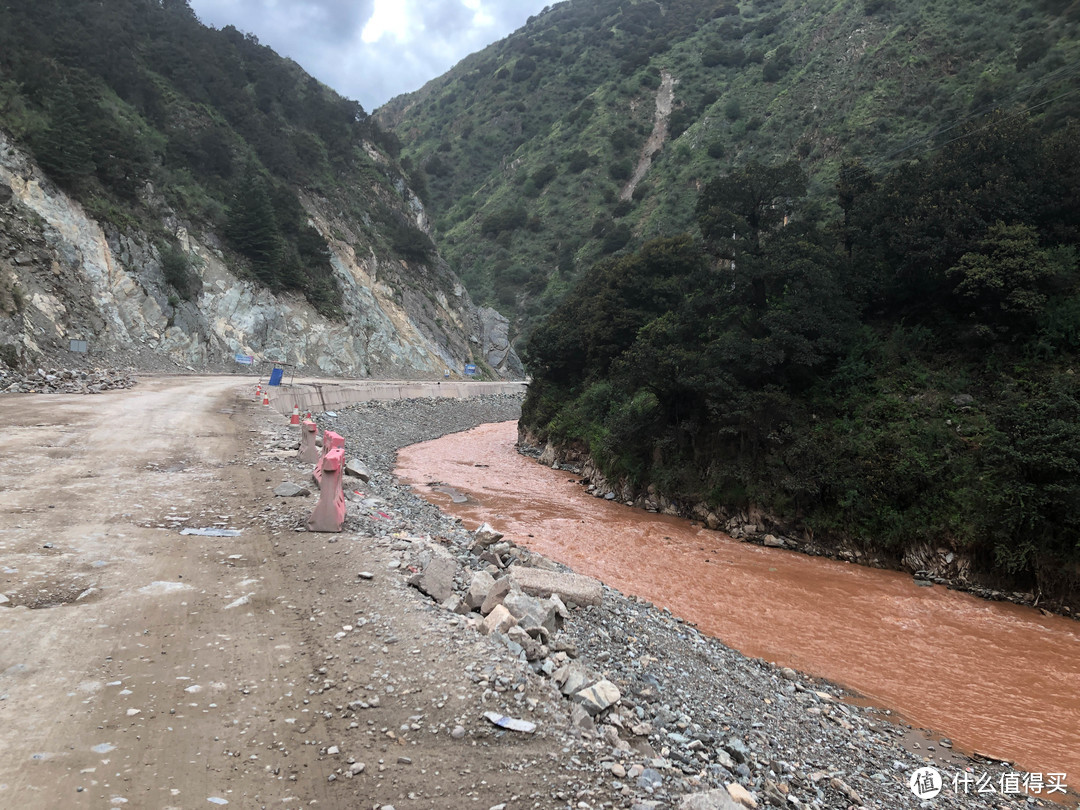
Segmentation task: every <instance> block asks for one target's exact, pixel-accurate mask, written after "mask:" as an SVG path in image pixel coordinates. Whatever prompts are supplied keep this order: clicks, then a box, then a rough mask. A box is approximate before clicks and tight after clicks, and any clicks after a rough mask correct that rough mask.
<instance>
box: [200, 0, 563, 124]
mask: <svg viewBox="0 0 1080 810" xmlns="http://www.w3.org/2000/svg"><path fill="white" fill-rule="evenodd" d="M190 2H191V6H192V8H193V9H194V10H195V13H196V14H198V15H199V18H200V19H201V20H202V21H203V22H205V23H206V24H207V25H212V26H214V27H215V28H224V27H225V26H226V25H233V26H235V27H236V28H238V29H240V30H241V31H244V32H245V33H251V34H254V35H255V36H257V37H258V38H259V41H260V42H262V43H263V44H264V45H269V46H270V47H271V48H273V49H274V50H276V51H277V52H278V53H280V54H281V55H282V56H287V57H289V58H290V59H293V60H294V61H296V62H298V63H299V64H300V65H301V66H302V67H303V68H304V69H305V70H307V71H308V72H309V73H311V74H312V75H313V76H315V77H316V78H318V79H319V80H320V81H323V82H325V83H326V84H328V85H330V86H331V87H333V88H334V89H335V90H337V91H338V92H339V93H341V94H342V95H344V96H348V97H349V98H353V99H356V100H357V101H359V102H360V103H361V104H362V105H363V106H364V109H366V110H369V111H370V110H372V109H374V108H375V107H377V106H378V105H380V104H382V103H384V102H386V101H388V100H389V99H391V98H392V97H393V96H396V95H398V94H400V93H406V92H409V91H411V90H416V89H419V88H420V87H421V86H422V85H423V84H424V83H425V82H427V81H428V80H430V79H433V78H435V77H436V76H439V75H441V74H443V73H445V72H446V71H447V70H449V69H450V68H451V67H453V66H454V65H455V64H456V63H457V62H459V61H460V60H461V59H464V58H465V57H466V56H468V55H469V54H470V53H474V52H476V51H478V50H481V49H482V48H484V47H485V46H487V45H489V44H490V43H492V42H494V41H495V40H497V39H500V38H502V37H504V36H506V35H507V34H509V33H511V32H513V31H514V30H516V29H517V28H520V27H521V26H522V25H524V24H525V21H526V20H527V19H528V17H529V16H530V15H532V14H536V13H538V12H539V11H540V10H541V9H543V8H544V7H545V6H546V5H548V4H549V3H550V2H551V0H190Z"/></svg>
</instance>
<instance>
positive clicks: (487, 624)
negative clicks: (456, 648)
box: [480, 605, 517, 636]
mask: <svg viewBox="0 0 1080 810" xmlns="http://www.w3.org/2000/svg"><path fill="white" fill-rule="evenodd" d="M515 624H517V622H516V621H515V620H514V617H513V616H511V615H510V611H509V610H507V609H506V608H504V607H503V606H502V605H496V606H495V608H494V609H493V610H492V611H491V613H489V614H488V615H487V618H485V619H484V621H483V623H482V624H481V625H480V632H481V633H483V634H484V635H485V636H486V635H490V634H491V633H505V632H506V631H507V630H509V629H510V628H511V627H513V626H514V625H515Z"/></svg>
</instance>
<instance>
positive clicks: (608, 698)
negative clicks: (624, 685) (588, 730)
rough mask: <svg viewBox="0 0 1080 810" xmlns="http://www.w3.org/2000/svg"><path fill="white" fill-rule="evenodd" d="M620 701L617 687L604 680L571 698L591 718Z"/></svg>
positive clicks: (620, 697) (620, 695)
mask: <svg viewBox="0 0 1080 810" xmlns="http://www.w3.org/2000/svg"><path fill="white" fill-rule="evenodd" d="M621 699H622V694H621V693H620V692H619V687H617V686H616V685H615V684H613V683H612V682H611V681H609V680H607V679H606V678H605V679H604V680H602V681H597V682H596V683H594V684H593V685H592V686H587V687H585V688H584V689H582V690H580V691H578V692H575V693H574V698H573V700H574V702H575V703H578V704H580V705H581V706H582V707H583V708H584V709H585V711H587V712H588V713H589V714H590V715H592V716H593V717H595V716H596V715H598V714H600V712H602V711H603V710H604V709H606V708H608V707H609V706H614V705H615V704H616V703H618V702H619V701H620V700H621Z"/></svg>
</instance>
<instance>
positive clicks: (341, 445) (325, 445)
mask: <svg viewBox="0 0 1080 810" xmlns="http://www.w3.org/2000/svg"><path fill="white" fill-rule="evenodd" d="M331 450H340V451H341V452H342V453H344V452H345V437H344V436H342V435H341V434H340V433H334V431H332V430H324V431H323V435H322V456H321V457H320V458H319V462H318V463H317V464H316V465H315V469H314V470H312V471H311V475H312V477H313V478H314V479H315V483H316V484H319V485H320V486H321V485H322V463H323V461H324V460H325V459H326V454H327V453H329V452H330V451H331Z"/></svg>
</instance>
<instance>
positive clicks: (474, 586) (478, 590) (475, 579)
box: [465, 571, 495, 610]
mask: <svg viewBox="0 0 1080 810" xmlns="http://www.w3.org/2000/svg"><path fill="white" fill-rule="evenodd" d="M494 586H495V577H493V576H492V575H491V574H489V573H488V572H487V571H477V572H476V573H474V574H473V576H472V581H471V582H470V583H469V592H468V593H466V594H465V604H466V605H468V606H469V608H470V609H471V610H479V609H480V608H481V607H482V606H483V604H484V600H485V599H487V595H488V594H489V593H491V589H492V588H493V587H494Z"/></svg>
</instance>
